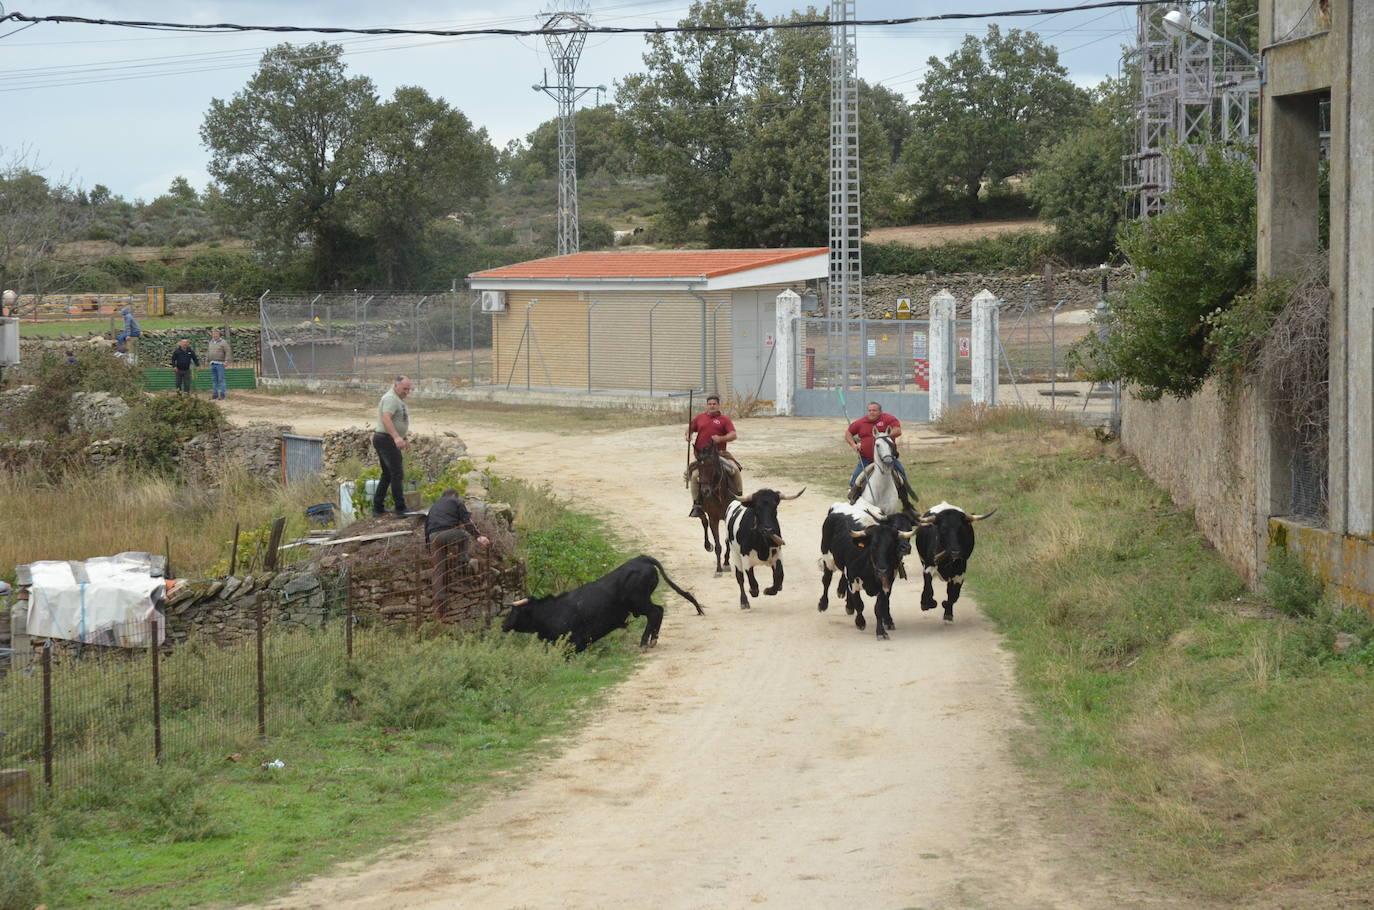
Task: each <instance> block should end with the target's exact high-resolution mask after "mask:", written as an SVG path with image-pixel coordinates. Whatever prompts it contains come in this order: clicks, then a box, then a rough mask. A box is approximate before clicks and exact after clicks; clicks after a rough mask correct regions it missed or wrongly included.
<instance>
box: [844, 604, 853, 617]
mask: <svg viewBox="0 0 1374 910" xmlns="http://www.w3.org/2000/svg"><path fill="white" fill-rule="evenodd" d="M844 612H845V614H846V615H848V616H853V615H854V608H853V607H851V606H850V605H849V604H845V605H844Z"/></svg>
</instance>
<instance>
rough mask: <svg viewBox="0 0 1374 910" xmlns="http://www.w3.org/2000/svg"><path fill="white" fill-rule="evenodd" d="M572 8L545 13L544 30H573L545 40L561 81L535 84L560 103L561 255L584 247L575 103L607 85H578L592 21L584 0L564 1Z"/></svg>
mask: <svg viewBox="0 0 1374 910" xmlns="http://www.w3.org/2000/svg"><path fill="white" fill-rule="evenodd" d="M563 5H564V6H566V7H569V9H566V10H555V11H550V12H547V13H544V14H542V15H544V16H545V17H546V18H545V20H544V24H543V25H542V26H541V27H542V28H544V29H571V31H566V32H564V33H562V34H548V35H545V36H544V41H545V43H546V44H547V45H548V47H549V56H550V57H551V58H552V59H553V66H554V72H555V73H556V74H557V75H558V84H557V85H549V74H548V72H547V71H545V73H544V84H543V85H536V86H534V90H535V91H536V92H544V93H545V94H547V95H548V96H549V97H551V98H553V100H554V101H556V102H558V255H560V256H564V255H567V254H568V253H576V252H577V251H578V249H579V248H580V247H581V236H580V233H579V230H578V223H579V222H578V211H577V120H576V111H575V110H574V107H573V106H574V105H575V104H576V103H577V101H578V99H579V98H581V97H582V96H583V95H585V94H587V92H590V91H593V90H594V89H602V90H604V88H605V86H599V85H577V84H575V83H576V79H575V76H576V74H577V61H578V59H579V58H580V57H581V56H582V47H583V45H585V44H586V43H587V32H586V29H589V28H591V24H590V23H589V22H587V20H586V19H585V18H584V17H583V16H582V15H580V12H581V11H585V7H586V3H585V2H583V0H571V2H566V3H564V4H563Z"/></svg>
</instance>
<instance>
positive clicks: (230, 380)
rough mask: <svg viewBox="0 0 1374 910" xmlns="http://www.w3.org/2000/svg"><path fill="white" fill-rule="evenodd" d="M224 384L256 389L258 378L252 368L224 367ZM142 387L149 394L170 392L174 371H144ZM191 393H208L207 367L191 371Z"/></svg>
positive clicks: (174, 386)
mask: <svg viewBox="0 0 1374 910" xmlns="http://www.w3.org/2000/svg"><path fill="white" fill-rule="evenodd" d="M224 383H225V385H226V386H228V387H229V388H231V389H256V388H257V387H258V378H257V374H256V372H255V371H254V369H253V368H252V367H225V370H224ZM143 387H144V388H145V389H147V390H148V391H150V392H167V391H171V390H172V389H175V388H176V387H177V382H176V371H175V370H173V369H171V368H170V367H169V368H167V369H157V370H144V371H143ZM191 391H193V392H208V391H210V369H209V367H204V368H202V369H198V370H193V371H192V372H191Z"/></svg>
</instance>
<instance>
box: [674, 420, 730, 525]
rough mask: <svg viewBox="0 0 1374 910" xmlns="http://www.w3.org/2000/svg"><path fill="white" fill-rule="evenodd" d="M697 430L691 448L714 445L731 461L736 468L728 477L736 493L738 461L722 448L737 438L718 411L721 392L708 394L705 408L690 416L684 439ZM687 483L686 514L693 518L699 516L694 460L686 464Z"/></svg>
mask: <svg viewBox="0 0 1374 910" xmlns="http://www.w3.org/2000/svg"><path fill="white" fill-rule="evenodd" d="M693 433H696V434H697V438H696V441H695V442H693V443H692V448H693V450H695V452H696V454H697V455H698V456H700V455H701V454H702V453H703V452H705V451H706V450H707V449H709V448H711V446H713V445H714V446H715V447H716V451H717V452H719V453H720V454H721V457H722V458H725V459H728V460H729V461H731V462H733V463H734V466H735V470H734V472H733V475H732V477H731V481H732V483H731V486H732V487H733V488H734V490H735V495H739V492H740V479H739V462H738V461H736V460H735V456H733V455H731V454H730V453H729V452H726V451H725V447H726V445H727V444H729V443H731V442H734V441H735V438H736V435H737V434H736V433H735V425H734V423H732V422H731V420H730V418H729V417H726V416H725V415H724V414H722V413H721V412H720V396H719V395H709V396H707V398H706V410H705V411H703V412H702V413H700V414H698V415H697V416H695V417H693V418H692V422H691V423H689V424H687V433H686V435H685V437H684V438H685V439H688V440H690V439H691V438H692V434H693ZM687 475H688V485H689V486H690V487H691V490H692V511H691V512H689V513H688V514H689V515H690V516H691V517H692V518H700V517H701V486H700V485H699V484H698V483H697V475H696V464H695V463H693V464H692V465H691V466H690V467H688V468H687Z"/></svg>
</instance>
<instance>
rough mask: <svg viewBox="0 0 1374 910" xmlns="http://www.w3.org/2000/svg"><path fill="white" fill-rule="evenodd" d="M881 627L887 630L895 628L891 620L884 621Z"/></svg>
mask: <svg viewBox="0 0 1374 910" xmlns="http://www.w3.org/2000/svg"><path fill="white" fill-rule="evenodd" d="M883 625H885V626H887V627H888V628H889V629H895V628H897V627H896V626H895V625H893V623H892V620H890V619H889V620H885V621H884V622H883Z"/></svg>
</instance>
